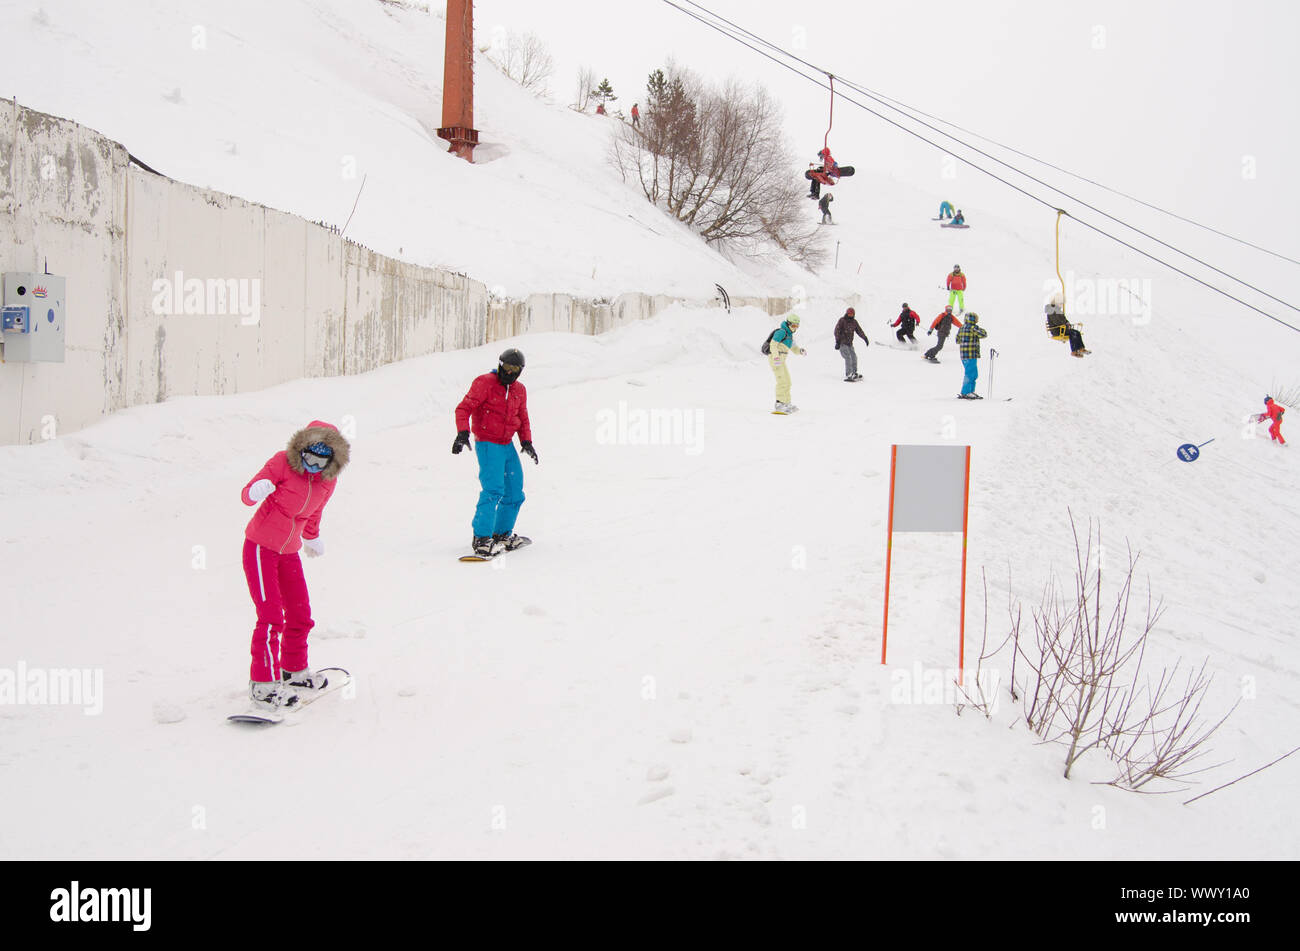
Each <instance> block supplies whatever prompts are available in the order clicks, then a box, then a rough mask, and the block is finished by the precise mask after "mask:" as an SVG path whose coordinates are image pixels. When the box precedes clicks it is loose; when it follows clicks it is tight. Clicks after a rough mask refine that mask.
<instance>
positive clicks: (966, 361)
mask: <svg viewBox="0 0 1300 951" xmlns="http://www.w3.org/2000/svg"><path fill="white" fill-rule="evenodd" d="M961 365H962V366H963V367H965V368H966V379H965V380H963V381H962V384H961V393H962V396H965V395H966V394H967V393H974V392H975V378H976V377H977V376H979V375H980V361H979V358H978V357H962V358H961Z"/></svg>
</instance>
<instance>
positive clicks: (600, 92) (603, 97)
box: [591, 78, 618, 104]
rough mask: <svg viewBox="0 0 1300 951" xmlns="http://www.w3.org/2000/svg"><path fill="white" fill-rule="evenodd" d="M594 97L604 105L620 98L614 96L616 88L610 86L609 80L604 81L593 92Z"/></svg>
mask: <svg viewBox="0 0 1300 951" xmlns="http://www.w3.org/2000/svg"><path fill="white" fill-rule="evenodd" d="M591 94H592V96H593V97H595V98H596V99H597V100H599V101H600V102H601V103H602V104H608V103H611V102H613V101H614V100H615V99H617V98H618V96H616V95H614V87H613V86H611V85H610V84H609V79H608V78H606V79H602V80H601V81H600V85H599V86H597V87H596V88H595V89H593V90H592V91H591Z"/></svg>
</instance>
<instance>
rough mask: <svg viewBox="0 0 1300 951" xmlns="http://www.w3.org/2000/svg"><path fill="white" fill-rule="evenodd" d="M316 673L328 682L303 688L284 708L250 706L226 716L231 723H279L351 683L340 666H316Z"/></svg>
mask: <svg viewBox="0 0 1300 951" xmlns="http://www.w3.org/2000/svg"><path fill="white" fill-rule="evenodd" d="M316 672H317V673H318V674H325V676H326V678H327V679H328V681H329V682H328V683H327V684H326V685H325V686H324V687H322V688H321V689H320V690H304V691H301V692H300V693H299V694H298V702H297V703H295V704H294V705H293V706H292V707H289V708H288V709H287V711H286V710H284V709H281V710H277V711H275V712H269V711H263V710H258V709H255V708H253V707H251V706H250V708H249V709H248V710H246V711H245V712H243V713H235V714H231V715H230V716H228V717H226V719H227V720H229V721H230V722H231V723H281V722H283V720H284V718H285V717H286V716H287V715H288V714H289V713H293V712H296V711H298V710H301V709H302V708H303V707H306V706H309V705H311V704H313V703H315V702H316V701H317V700H319V699H320V698H321V697H323V696H325V695H326V694H331V693H334V691H336V690H339V689H341V688H343V687H346V686H347V685H348V684H350V683H352V675H351V674H350V673H348V672H347V671H346V670H344V669H343V668H342V667H320V668H317V670H316Z"/></svg>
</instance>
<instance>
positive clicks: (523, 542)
mask: <svg viewBox="0 0 1300 951" xmlns="http://www.w3.org/2000/svg"><path fill="white" fill-rule="evenodd" d="M532 543H533V540H532V539H531V538H525V537H524V536H522V535H520V536H519V542H518V544H516V545H515V547H514V548H511V549H506V548H498V549H497V550H496V551H494V552H493V553H492V554H490V555H478V554H475V553H473V552H471V553H470V554H468V555H461V556H460V558H458V559H457V560H458V561H491V560H492V559H493V558H500V557H501V556H502V555H504V554H505V553H506V552H507V551H518V550H519V549H521V548H527V547H528V546H529V545H531V544H532Z"/></svg>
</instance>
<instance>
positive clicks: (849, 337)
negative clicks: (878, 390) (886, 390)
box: [835, 307, 871, 383]
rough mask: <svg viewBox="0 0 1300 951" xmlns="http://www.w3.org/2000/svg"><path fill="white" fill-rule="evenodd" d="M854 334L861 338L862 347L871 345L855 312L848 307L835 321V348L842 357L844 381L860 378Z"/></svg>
mask: <svg viewBox="0 0 1300 951" xmlns="http://www.w3.org/2000/svg"><path fill="white" fill-rule="evenodd" d="M854 334H857V335H858V336H859V337H861V338H862V345H863V346H864V347H869V346H871V341H870V340H868V339H867V335H866V334H865V333H863V332H862V326H861V324H859V323H858V318H857V312H856V311H854V309H853V308H852V307H850V308H849V309H848V310H846V311H845V312H844V316H843V317H841V318H840V319H839V320H838V321H836V323H835V349H836V350H838V351H839V352H840V356H842V357H843V358H844V382H845V383H852V382H854V381H855V380H860V379H862V374H861V373H859V372H858V352H857V351H856V350H854V349H853V335H854Z"/></svg>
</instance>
